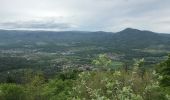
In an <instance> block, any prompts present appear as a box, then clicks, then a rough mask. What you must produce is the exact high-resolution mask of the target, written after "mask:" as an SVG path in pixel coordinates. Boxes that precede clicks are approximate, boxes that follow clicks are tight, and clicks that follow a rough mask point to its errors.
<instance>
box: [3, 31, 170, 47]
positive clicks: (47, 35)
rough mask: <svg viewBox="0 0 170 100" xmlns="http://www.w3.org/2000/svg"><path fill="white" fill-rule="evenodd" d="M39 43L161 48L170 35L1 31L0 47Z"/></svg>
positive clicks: (135, 32)
mask: <svg viewBox="0 0 170 100" xmlns="http://www.w3.org/2000/svg"><path fill="white" fill-rule="evenodd" d="M37 42H43V43H46V44H51V43H52V44H55V43H57V42H62V43H63V42H68V43H74V42H76V43H77V42H78V43H79V42H80V43H84V44H89V45H92V44H94V45H102V46H104V45H105V46H106V45H107V46H112V47H113V48H114V47H116V48H126V49H127V46H128V48H131V49H132V48H135V49H138V48H146V47H149V46H158V45H159V46H160V45H167V46H165V47H166V48H168V49H169V48H170V47H168V45H169V44H170V34H159V33H154V32H150V31H141V30H137V29H132V28H127V29H125V30H123V31H120V32H117V33H112V32H103V31H98V32H83V31H61V32H54V31H17V30H0V46H1V47H3V46H4V47H5V46H7V45H11V44H17V45H18V46H19V45H20V46H21V47H23V46H24V45H32V46H33V45H34V44H35V45H34V46H36V43H37Z"/></svg>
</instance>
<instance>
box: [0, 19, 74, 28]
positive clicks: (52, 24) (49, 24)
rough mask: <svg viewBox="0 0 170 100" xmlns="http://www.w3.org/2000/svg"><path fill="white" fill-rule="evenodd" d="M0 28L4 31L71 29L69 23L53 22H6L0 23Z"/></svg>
mask: <svg viewBox="0 0 170 100" xmlns="http://www.w3.org/2000/svg"><path fill="white" fill-rule="evenodd" d="M0 28H4V29H58V30H61V29H69V28H72V25H71V24H68V23H57V22H52V21H45V22H43V21H28V22H5V23H0Z"/></svg>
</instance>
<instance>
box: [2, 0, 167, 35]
mask: <svg viewBox="0 0 170 100" xmlns="http://www.w3.org/2000/svg"><path fill="white" fill-rule="evenodd" d="M0 2H1V3H0V23H1V24H0V25H1V26H0V28H2V27H3V28H29V29H30V28H35V29H51V28H52V29H60V30H65V29H67V30H87V31H96V30H101V31H120V30H122V29H123V28H126V27H134V28H139V29H142V30H145V29H147V30H151V31H158V32H170V29H168V28H166V29H165V28H164V27H167V25H168V24H169V21H170V19H169V16H170V6H169V4H170V0H0ZM58 16H61V17H62V19H57V21H56V19H55V20H53V21H50V20H48V19H47V20H46V19H45V21H44V20H38V21H29V20H34V19H37V18H38V19H39V18H40V19H43V18H45V17H55V18H56V17H58ZM160 19H166V20H165V21H160ZM18 20H21V21H18ZM75 26H76V27H75ZM158 29H159V30H158Z"/></svg>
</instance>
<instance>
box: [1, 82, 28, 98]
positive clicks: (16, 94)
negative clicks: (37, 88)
mask: <svg viewBox="0 0 170 100" xmlns="http://www.w3.org/2000/svg"><path fill="white" fill-rule="evenodd" d="M25 99H26V92H25V90H24V88H23V87H22V86H21V85H16V84H0V100H25Z"/></svg>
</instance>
